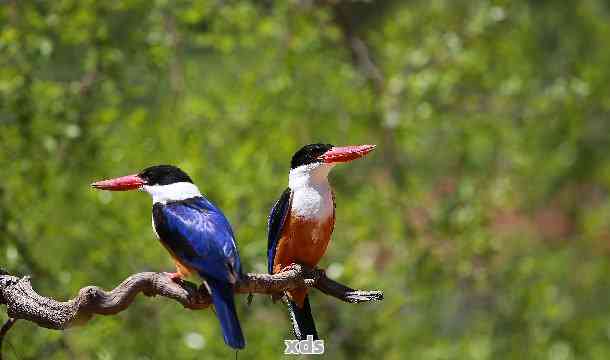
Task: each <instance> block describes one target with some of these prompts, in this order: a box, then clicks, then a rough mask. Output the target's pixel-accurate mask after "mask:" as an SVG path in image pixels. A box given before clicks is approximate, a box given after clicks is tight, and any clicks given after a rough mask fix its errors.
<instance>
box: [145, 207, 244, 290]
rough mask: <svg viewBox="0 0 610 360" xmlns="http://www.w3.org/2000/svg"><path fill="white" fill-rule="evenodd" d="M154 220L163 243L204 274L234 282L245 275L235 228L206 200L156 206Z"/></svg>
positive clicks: (187, 263)
mask: <svg viewBox="0 0 610 360" xmlns="http://www.w3.org/2000/svg"><path fill="white" fill-rule="evenodd" d="M153 217H154V220H155V228H156V230H157V233H158V234H159V238H160V239H161V241H163V242H164V243H165V245H166V246H167V247H169V248H170V249H171V250H172V251H173V252H174V253H175V255H176V256H177V257H179V258H180V260H181V261H183V262H184V263H185V264H186V265H188V266H190V267H192V268H194V269H196V270H197V271H198V272H199V273H200V275H202V276H204V277H212V278H214V279H216V280H220V281H228V282H231V283H234V282H235V281H236V279H237V277H239V276H240V275H241V263H240V260H239V253H238V251H237V247H236V245H235V237H234V235H233V230H232V229H231V225H230V224H229V221H228V220H227V218H226V217H225V216H224V214H223V213H222V212H221V211H220V210H219V209H218V208H217V207H216V206H214V204H212V203H211V202H210V201H209V200H207V199H206V198H204V197H196V198H192V199H188V200H184V201H177V202H172V203H167V204H165V205H161V204H155V206H154V207H153Z"/></svg>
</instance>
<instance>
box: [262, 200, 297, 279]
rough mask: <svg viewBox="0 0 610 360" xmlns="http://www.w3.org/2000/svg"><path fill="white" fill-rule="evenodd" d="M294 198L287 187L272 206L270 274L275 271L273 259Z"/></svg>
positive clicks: (269, 248)
mask: <svg viewBox="0 0 610 360" xmlns="http://www.w3.org/2000/svg"><path fill="white" fill-rule="evenodd" d="M291 199H292V190H290V188H286V190H284V192H283V193H282V196H280V198H279V200H278V201H277V202H276V203H275V205H273V208H271V213H269V219H268V223H267V225H268V226H267V240H268V242H267V264H268V270H269V274H271V273H273V261H274V259H275V250H276V248H277V243H278V241H279V240H280V237H281V236H282V229H283V228H284V224H285V223H286V218H287V217H288V214H289V213H290V202H291Z"/></svg>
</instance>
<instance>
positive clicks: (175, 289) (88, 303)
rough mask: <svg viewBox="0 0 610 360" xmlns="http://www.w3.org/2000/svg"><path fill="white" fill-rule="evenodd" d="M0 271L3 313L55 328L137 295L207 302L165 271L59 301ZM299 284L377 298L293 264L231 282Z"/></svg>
mask: <svg viewBox="0 0 610 360" xmlns="http://www.w3.org/2000/svg"><path fill="white" fill-rule="evenodd" d="M0 274H1V275H0V304H4V305H6V306H7V314H8V316H9V317H10V318H13V319H24V320H28V321H32V322H34V323H36V324H38V325H39V326H41V327H45V328H48V329H55V330H63V329H67V328H69V327H71V326H75V325H82V324H84V323H86V322H87V321H88V320H90V319H91V318H92V317H93V315H113V314H117V313H119V312H121V311H123V310H125V309H127V308H128V307H129V305H130V304H131V303H132V302H133V300H134V299H135V297H136V296H137V295H138V294H139V293H143V294H144V295H146V296H162V297H166V298H170V299H173V300H175V301H177V302H179V303H180V304H182V305H183V306H184V307H185V308H187V309H191V310H198V309H204V308H207V307H208V306H210V304H211V298H210V294H209V293H208V291H207V290H206V288H205V286H199V287H198V286H197V285H195V284H193V283H191V282H188V281H181V282H174V281H173V280H172V279H171V278H170V277H169V274H167V273H155V272H142V273H137V274H134V275H131V276H129V277H128V278H127V279H125V280H124V281H123V282H122V283H120V284H119V285H118V286H117V287H116V288H114V289H112V290H110V291H105V290H103V289H101V288H99V287H97V286H87V287H84V288H82V289H80V291H79V292H78V295H77V296H76V297H75V298H73V299H70V300H68V301H63V302H62V301H57V300H54V299H51V298H47V297H44V296H42V295H39V294H38V293H37V292H36V291H35V290H34V289H33V288H32V285H31V282H30V278H29V277H28V276H26V277H22V278H19V277H16V276H13V275H10V274H2V272H0ZM300 287H307V288H311V287H315V288H317V289H319V290H320V291H322V292H323V293H324V294H326V295H329V296H332V297H335V298H337V299H339V300H342V301H345V302H348V303H360V302H368V301H380V300H383V293H382V292H381V291H362V290H354V289H352V288H350V287H347V286H345V285H343V284H340V283H338V282H336V281H334V280H331V279H329V278H327V277H326V275H325V273H324V271H323V270H320V269H310V268H307V267H304V266H301V265H293V266H291V267H289V268H287V269H285V270H284V271H282V272H281V273H278V274H274V275H269V274H255V273H249V274H245V275H244V276H243V278H242V279H241V281H240V282H238V283H237V284H236V285H235V292H236V293H241V294H243V293H249V294H252V293H258V294H275V293H281V292H284V291H287V290H292V289H295V288H300Z"/></svg>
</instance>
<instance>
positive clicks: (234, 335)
mask: <svg viewBox="0 0 610 360" xmlns="http://www.w3.org/2000/svg"><path fill="white" fill-rule="evenodd" d="M207 283H208V285H209V286H210V289H211V290H212V302H213V303H214V309H215V310H216V317H218V320H219V321H220V327H221V329H222V334H223V336H224V340H225V343H226V344H227V345H229V346H230V347H232V348H234V349H243V348H244V347H245V346H246V340H245V339H244V334H243V333H242V331H241V325H240V324H239V319H238V318H237V311H236V310H235V301H234V299H233V289H232V287H231V285H230V284H228V283H225V282H221V281H218V280H214V279H209V278H208V279H207Z"/></svg>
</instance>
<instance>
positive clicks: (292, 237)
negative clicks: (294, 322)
mask: <svg viewBox="0 0 610 360" xmlns="http://www.w3.org/2000/svg"><path fill="white" fill-rule="evenodd" d="M333 227H334V216H330V217H329V218H328V219H326V220H323V221H318V220H317V219H316V220H314V219H304V218H299V217H293V216H289V217H288V219H286V224H285V225H284V228H283V229H282V235H281V237H280V240H279V241H278V245H277V249H276V254H275V260H274V263H273V273H274V274H276V273H278V272H281V271H282V269H283V268H285V267H287V266H288V265H290V264H294V263H298V264H303V265H307V266H309V267H315V266H316V265H318V262H319V261H320V259H321V258H322V256H323V255H324V253H325V252H326V248H327V247H328V243H329V242H330V237H331V234H332V232H333ZM288 294H289V295H290V297H291V298H292V300H293V301H294V302H295V303H297V305H299V306H300V307H302V306H303V302H304V301H305V296H306V295H307V289H306V288H303V289H294V290H291V291H289V292H288Z"/></svg>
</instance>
